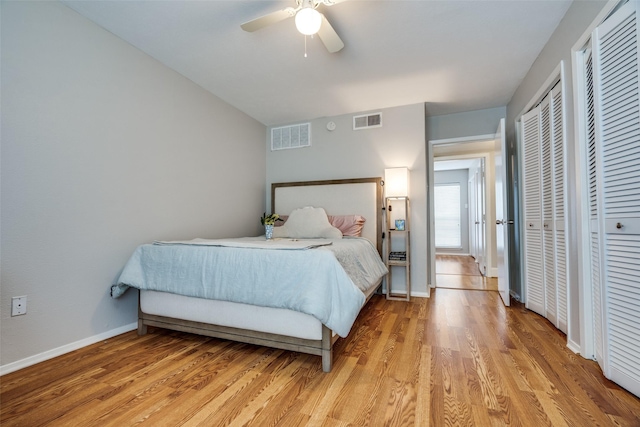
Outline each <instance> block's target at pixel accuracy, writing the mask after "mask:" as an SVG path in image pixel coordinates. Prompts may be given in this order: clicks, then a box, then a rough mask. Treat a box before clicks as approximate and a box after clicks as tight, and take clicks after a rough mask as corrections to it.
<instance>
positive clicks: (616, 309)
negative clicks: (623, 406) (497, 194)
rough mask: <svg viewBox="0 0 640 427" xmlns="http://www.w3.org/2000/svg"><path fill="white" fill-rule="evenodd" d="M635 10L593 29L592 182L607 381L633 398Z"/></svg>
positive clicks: (638, 149) (636, 342)
mask: <svg viewBox="0 0 640 427" xmlns="http://www.w3.org/2000/svg"><path fill="white" fill-rule="evenodd" d="M639 14H640V4H638V2H629V3H627V4H625V5H624V6H622V7H621V8H620V9H618V10H617V11H616V12H615V13H614V14H613V15H612V16H610V17H609V18H608V19H607V20H606V21H605V22H604V23H603V24H602V25H600V26H599V27H598V28H596V30H595V31H594V37H593V38H594V41H595V44H594V55H593V59H594V67H593V71H594V88H595V99H594V100H595V104H594V105H595V109H596V112H595V113H596V114H595V117H596V123H595V126H596V127H595V131H596V166H597V170H596V180H597V187H598V188H597V190H598V212H597V214H598V224H597V226H598V229H599V235H600V238H601V240H600V248H599V249H600V260H601V261H602V264H601V267H602V271H601V272H600V273H601V274H600V280H601V285H603V287H602V288H601V289H602V290H603V291H604V292H603V293H602V299H603V300H602V305H603V310H602V313H603V320H604V327H603V343H604V366H603V371H604V374H605V376H606V377H608V378H610V379H611V380H613V381H615V382H617V383H618V384H620V385H621V386H623V387H624V388H626V389H627V390H629V391H631V392H632V393H634V394H635V395H637V396H640V368H639V367H640V324H639V323H638V310H639V309H640V170H639V169H638V164H640V115H639V114H638V113H639V111H640V85H639V83H638V82H639V81H640V68H639V66H638V35H639V33H640V28H638V25H639V23H638V18H639Z"/></svg>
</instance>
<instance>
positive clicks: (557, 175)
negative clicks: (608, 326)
mask: <svg viewBox="0 0 640 427" xmlns="http://www.w3.org/2000/svg"><path fill="white" fill-rule="evenodd" d="M551 117H552V119H551V128H552V129H553V134H552V139H551V150H552V153H551V156H552V158H553V187H552V189H551V191H552V192H553V213H552V214H551V222H552V227H553V244H554V250H555V259H554V263H555V264H554V265H555V285H556V305H557V323H556V326H557V327H558V329H560V330H561V331H562V332H564V333H567V327H568V321H567V299H568V297H567V295H568V290H569V289H568V285H567V284H568V273H567V236H566V209H565V206H566V191H565V175H566V171H567V168H566V158H565V149H564V109H563V106H562V87H561V86H560V85H556V87H554V88H553V89H552V90H551Z"/></svg>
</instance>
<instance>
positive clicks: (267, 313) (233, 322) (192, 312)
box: [140, 290, 322, 340]
mask: <svg viewBox="0 0 640 427" xmlns="http://www.w3.org/2000/svg"><path fill="white" fill-rule="evenodd" d="M140 309H141V310H142V312H143V313H147V314H153V315H156V316H165V317H172V318H174V319H184V320H191V321H194V322H202V323H209V324H212V325H220V326H227V327H231V328H238V329H248V330H252V331H259V332H268V333H272V334H279V335H286V336H290V337H296V338H302V339H307V340H321V339H322V323H320V321H319V320H318V319H316V318H315V317H313V316H310V315H308V314H304V313H300V312H297V311H291V310H286V309H283V308H270V307H259V306H255V305H249V304H242V303H236V302H229V301H218V300H208V299H202V298H194V297H187V296H184V295H177V294H170V293H166V292H156V291H144V290H143V291H140Z"/></svg>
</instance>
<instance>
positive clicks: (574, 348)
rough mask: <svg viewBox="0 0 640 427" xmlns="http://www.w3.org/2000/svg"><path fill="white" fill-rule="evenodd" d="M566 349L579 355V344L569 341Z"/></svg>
mask: <svg viewBox="0 0 640 427" xmlns="http://www.w3.org/2000/svg"><path fill="white" fill-rule="evenodd" d="M567 348H568V349H569V350H571V351H573V352H574V353H575V354H580V344H578V343H576V342H574V341H571V340H569V339H568V340H567Z"/></svg>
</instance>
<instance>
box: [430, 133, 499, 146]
mask: <svg viewBox="0 0 640 427" xmlns="http://www.w3.org/2000/svg"><path fill="white" fill-rule="evenodd" d="M492 139H496V136H495V134H491V135H489V134H486V135H475V136H463V137H460V138H445V139H432V140H431V141H429V144H433V145H440V144H459V143H462V142H482V141H490V140H492Z"/></svg>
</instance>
